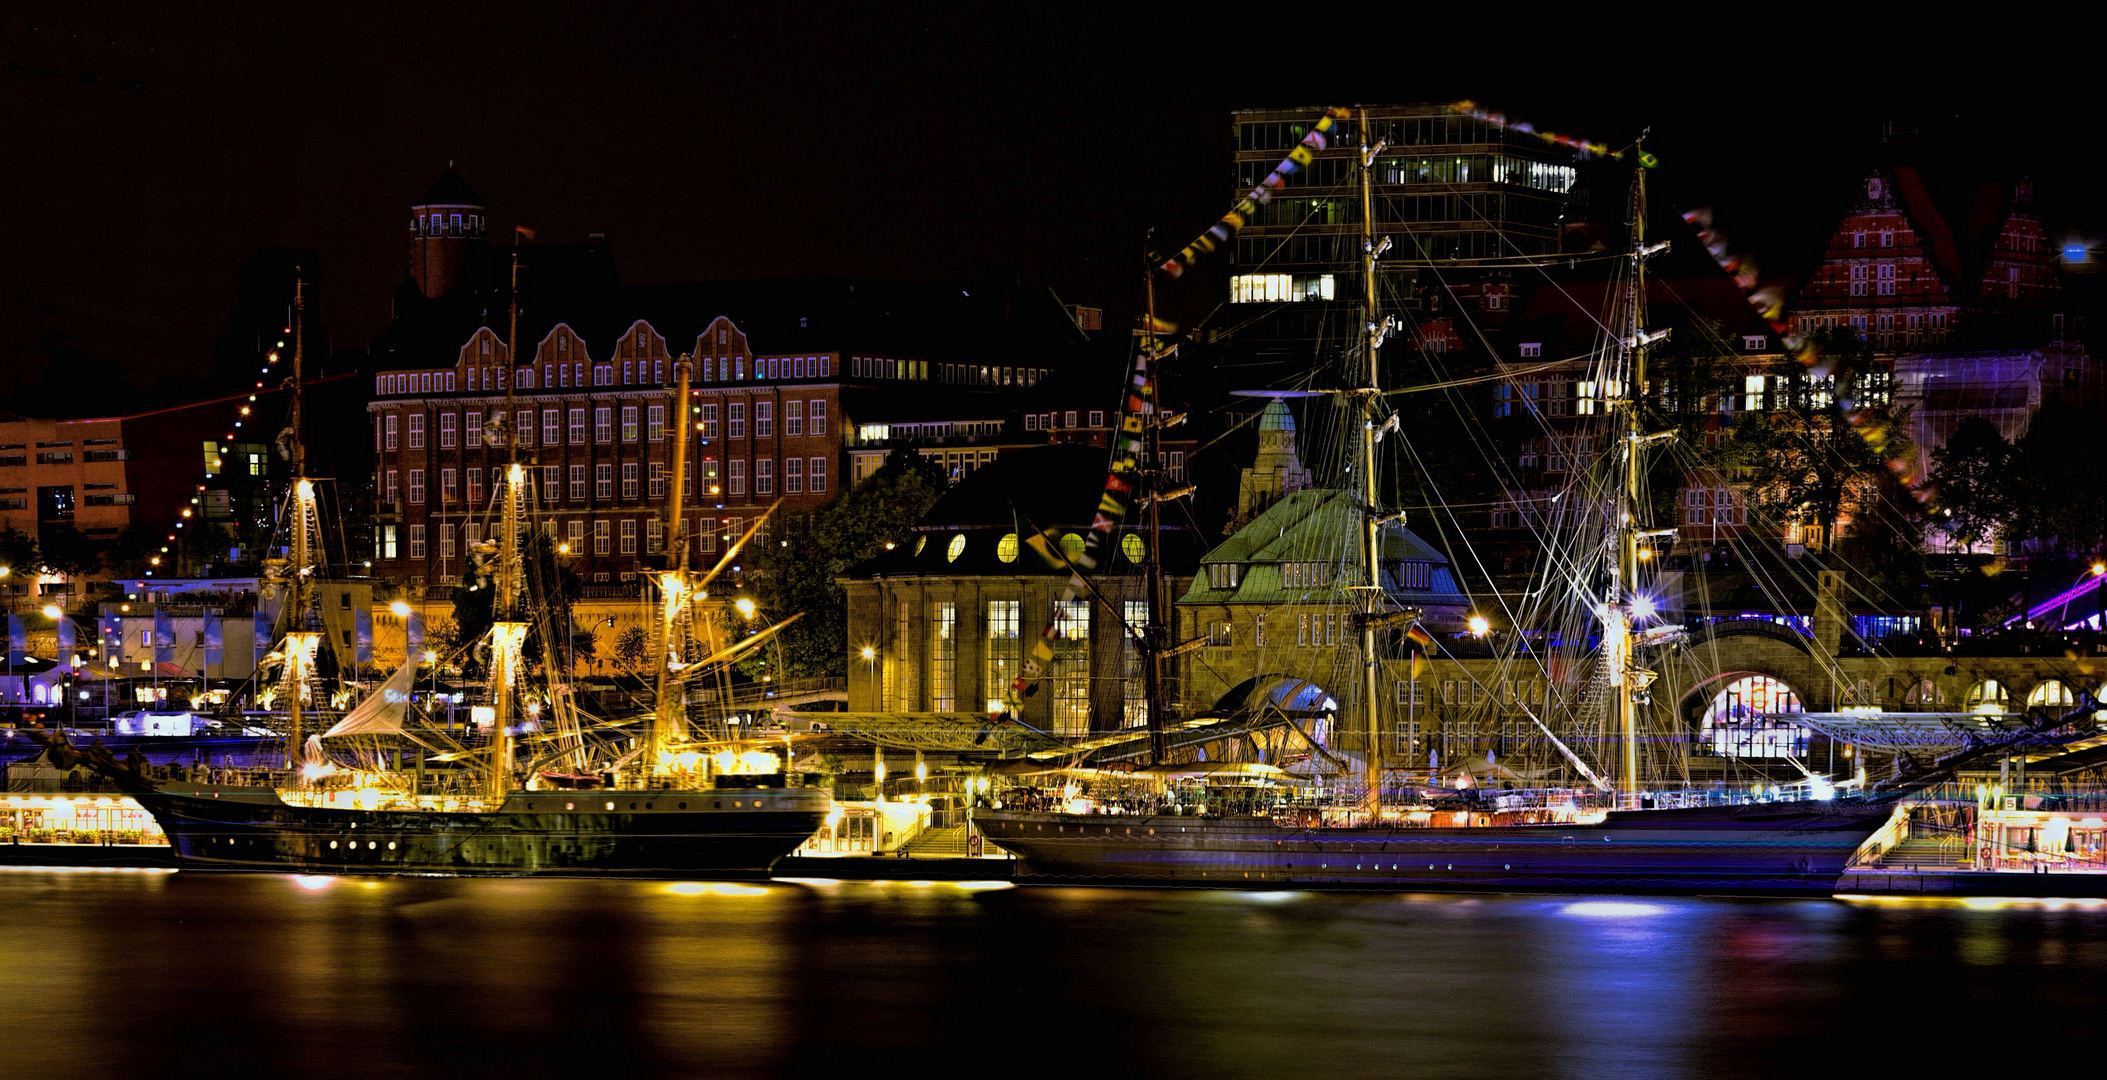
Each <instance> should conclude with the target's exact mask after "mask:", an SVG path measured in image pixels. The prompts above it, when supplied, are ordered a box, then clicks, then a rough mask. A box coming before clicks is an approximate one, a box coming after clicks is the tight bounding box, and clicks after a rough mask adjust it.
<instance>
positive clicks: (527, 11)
mask: <svg viewBox="0 0 2107 1080" xmlns="http://www.w3.org/2000/svg"><path fill="white" fill-rule="evenodd" d="M193 6H197V5H157V6H154V7H151V8H129V7H122V6H118V7H94V8H88V7H83V6H81V5H74V4H29V5H21V4H17V5H10V6H9V7H8V8H7V9H6V12H5V14H4V15H0V19H5V20H6V21H5V22H4V23H0V125H4V130H5V131H6V132H7V142H8V153H7V154H6V156H5V160H6V162H7V166H6V168H5V169H4V170H0V198H4V201H5V205H6V206H7V207H8V210H9V213H8V221H9V228H8V230H7V239H8V245H7V248H8V250H7V257H6V258H5V259H4V260H0V267H4V269H0V275H4V277H0V305H4V314H5V317H4V318H0V390H8V389H10V388H19V387H22V386H25V385H35V384H36V383H39V382H42V383H44V384H46V385H47V386H57V385H61V384H64V383H65V382H66V381H67V380H69V379H70V380H73V381H75V382H79V381H80V380H82V379H84V378H86V377H87V376H88V375H90V374H92V375H93V376H94V377H95V378H96V379H102V378H107V377H116V378H121V379H123V380H125V381H126V382H127V383H128V384H129V385H131V386H133V387H135V388H145V387H148V386H152V385H155V384H158V385H159V386H160V387H161V388H162V389H163V390H164V391H168V390H180V388H181V386H182V385H183V384H185V383H188V382H190V381H191V380H196V379H201V378H203V377H205V376H206V375H208V374H209V372H210V370H211V367H212V362H213V356H214V353H215V350H216V349H218V348H219V347H220V346H221V344H222V342H223V340H224V339H226V338H227V337H228V336H229V335H230V326H231V325H232V324H231V321H230V320H231V319H232V316H233V312H234V310H235V308H236V305H237V290H236V277H237V272H238V271H239V270H240V268H241V267H242V266H244V265H245V264H249V263H251V262H252V260H255V259H257V258H258V257H259V256H260V255H261V254H262V253H265V252H267V251H268V250H269V249H272V248H273V247H281V248H286V249H293V250H297V251H312V252H314V253H315V255H316V257H317V260H316V261H318V262H319V268H318V269H319V292H320V298H319V299H320V304H321V314H322V323H323V325H322V330H323V331H324V332H326V334H327V335H328V339H329V341H330V343H331V345H332V346H333V347H334V348H337V349H343V350H358V349H363V348H364V347H365V346H366V345H367V344H368V343H370V342H371V340H372V339H373V337H374V336H375V335H376V334H377V333H379V332H380V331H381V330H382V329H383V328H384V326H385V325H386V323H387V319H388V307H389V297H390V293H391V289H392V287H393V286H394V285H395V284H396V283H397V282H398V281H399V280H400V279H401V277H402V274H403V269H404V264H405V255H406V250H407V243H406V222H407V217H408V214H407V207H408V205H409V204H410V202H411V201H413V200H414V199H415V198H416V197H417V196H418V195H420V194H421V193H422V192H423V190H424V189H425V188H426V187H427V186H428V185H429V184H430V183H431V182H432V181H433V180H434V179H436V178H437V177H438V176H439V174H440V173H441V172H443V171H444V170H445V168H446V167H447V165H448V163H449V161H451V162H453V163H455V165H456V167H458V168H459V170H460V171H461V173H462V174H463V176H465V177H466V178H467V179H468V181H469V182H470V183H471V184H472V185H474V186H475V187H476V189H477V190H478V191H479V192H480V193H481V194H482V195H483V197H484V198H485V200H486V201H488V202H489V203H490V206H491V213H492V226H493V227H492V229H491V233H492V235H493V236H499V235H504V234H505V233H506V232H508V231H509V229H510V228H511V226H512V225H513V224H514V223H520V224H525V225H529V226H531V227H533V228H535V229H537V230H538V233H539V238H540V239H541V240H542V241H576V240H582V239H583V238H584V237H585V234H587V233H589V232H605V233H607V234H608V235H609V237H610V238H611V240H612V242H613V243H614V245H615V251H616V253H617V256H618V260H619V263H620V267H621V270H622V273H623V276H624V280H626V281H629V282H632V283H644V282H662V281H679V280H706V279H712V278H737V277H760V276H777V275H795V274H835V273H840V274H870V275H885V276H898V277H906V278H915V279H927V280H939V279H950V280H960V281H970V280H972V279H974V278H975V277H977V276H978V275H979V274H980V273H981V271H982V270H983V269H985V268H988V267H990V266H995V265H1004V266H1009V267H1014V268H1015V269H1016V270H1017V271H1018V273H1019V274H1020V276H1021V277H1022V279H1023V281H1024V282H1026V283H1028V284H1039V285H1048V286H1052V287H1053V288H1054V289H1056V290H1057V291H1058V292H1059V293H1060V294H1061V296H1062V297H1063V298H1064V299H1065V300H1067V301H1069V302H1071V303H1090V304H1099V305H1103V306H1107V307H1109V308H1112V309H1114V310H1115V311H1118V310H1123V309H1131V307H1132V306H1133V305H1134V303H1135V302H1136V297H1137V294H1138V272H1137V270H1136V264H1137V263H1138V253H1139V250H1140V248H1141V245H1142V242H1143V235H1144V230H1145V229H1147V228H1148V227H1150V226H1155V227H1157V228H1158V229H1160V230H1161V231H1162V234H1163V235H1162V240H1163V242H1165V243H1166V244H1168V245H1169V246H1176V245H1178V244H1181V243H1183V242H1184V241H1185V240H1187V239H1190V237H1191V235H1192V234H1196V233H1198V232H1199V231H1201V230H1202V229H1204V228H1205V227H1206V226H1207V225H1208V224H1209V223H1211V222H1212V221H1213V220H1214V218H1215V217H1216V216H1218V215H1219V214H1220V213H1221V211H1222V210H1223V209H1224V208H1225V206H1226V202H1227V196H1228V192H1227V180H1226V168H1225V163H1226V161H1227V156H1228V149H1229V141H1228V140H1229V128H1228V122H1227V117H1226V111H1227V110H1228V109H1231V108H1235V107H1251V106H1269V105H1303V104H1306V105H1310V106H1313V107H1316V106H1323V105H1326V104H1333V103H1351V102H1355V101H1370V102H1385V101H1436V100H1449V99H1453V98H1458V97H1470V98H1474V99H1477V100H1479V101H1482V102H1485V103H1487V104H1488V105H1490V106H1493V107H1496V108H1499V109H1502V110H1505V111H1507V112H1509V113H1511V114H1513V115H1516V116H1518V117H1524V118H1528V119H1531V120H1533V121H1535V122H1536V123H1538V124H1539V125H1541V126H1545V127H1551V128H1556V129H1560V130H1566V131H1571V132H1574V133H1577V134H1582V135H1585V136H1588V137H1590V138H1593V139H1598V140H1601V141H1605V142H1611V143H1617V144H1621V143H1623V142H1625V141H1628V140H1629V139H1630V138H1631V136H1632V135H1634V134H1636V133H1637V131H1638V130H1639V129H1640V128H1641V127H1643V126H1645V125H1648V124H1650V125H1652V129H1653V136H1652V140H1651V141H1650V143H1649V146H1650V147H1651V148H1652V149H1654V150H1655V151H1656V152H1657V153H1658V154H1659V155H1660V157H1661V158H1662V161H1663V164H1662V167H1661V169H1660V170H1659V171H1658V173H1657V174H1656V175H1657V184H1656V188H1655V190H1656V191H1657V192H1658V193H1660V194H1661V195H1662V196H1664V197H1666V198H1669V199H1670V200H1672V201H1673V202H1675V203H1677V204H1678V205H1682V206H1686V207H1687V206H1695V205H1711V206H1713V207H1714V208H1715V209H1716V211H1717V214H1718V220H1719V222H1720V224H1721V226H1722V227H1723V228H1724V229H1725V230H1726V231H1727V232H1728V233H1729V235H1730V236H1731V237H1732V239H1733V240H1734V243H1735V246H1736V247H1737V248H1740V249H1746V250H1750V251H1753V252H1754V253H1756V254H1757V255H1758V256H1759V257H1760V258H1762V259H1763V260H1764V262H1765V265H1766V266H1767V267H1768V268H1770V269H1772V270H1773V271H1787V272H1789V271H1792V270H1796V269H1802V268H1804V266H1805V265H1806V263H1807V261H1808V260H1809V259H1811V258H1812V256H1813V255H1814V254H1815V252H1816V250H1817V247H1818V244H1819V242H1820V240H1821V239H1822V237H1823V236H1824V235H1825V234H1826V232H1827V230H1828V229H1829V227H1830V225H1831V223H1832V221H1833V218H1834V217H1835V216H1836V215H1838V214H1839V213H1841V212H1842V211H1843V209H1844V208H1845V207H1846V206H1847V205H1848V202H1849V199H1850V197H1851V192H1852V189H1853V183H1854V181H1855V179H1856V177H1857V175H1858V174H1859V172H1860V171H1861V170H1862V169H1863V168H1864V167H1865V166H1866V164H1867V163H1868V162H1870V161H1872V160H1874V158H1875V157H1876V156H1877V155H1878V154H1879V153H1880V152H1881V148H1880V137H1879V135H1880V131H1881V125H1882V121H1884V120H1887V119H1890V118H1898V119H1903V120H1905V121H1908V122H1911V123H1915V124H1918V125H1920V126H1921V127H1922V128H1923V129H1924V131H1925V133H1926V142H1927V144H1928V145H1929V147H1930V149H1929V150H1928V153H1929V154H1930V156H1931V157H1932V158H1933V161H1932V162H1931V163H1932V164H1933V165H1934V168H1933V169H1932V171H1931V179H1932V182H1933V185H1934V188H1935V190H1937V191H1938V192H1939V193H1940V194H1941V195H1942V196H1943V197H1945V198H1947V199H1948V200H1950V201H1953V202H1956V203H1959V204H1962V205H1965V202H1966V200H1967V199H1968V198H1969V197H1970V196H1971V195H1972V189H1973V187H1974V184H1975V182H1976V181H1977V180H1979V179H1981V178H1984V177H1991V176H2001V175H2012V174H2018V173H2028V174H2031V175H2033V176H2035V177H2036V180H2037V187H2038V188H2039V189H2040V194H2041V198H2042V201H2043V203H2044V211H2045V214H2046V216H2047V217H2049V218H2050V221H2051V228H2052V232H2055V233H2056V235H2057V236H2058V238H2059V239H2061V237H2062V235H2063V233H2064V232H2066V231H2070V230H2073V229H2075V230H2077V231H2080V232H2083V231H2084V230H2083V229H2082V227H2083V226H2085V225H2087V224H2089V223H2092V222H2098V221H2101V220H2107V211H2103V208H2102V205H2101V196H2100V195H2099V194H2097V192H2098V191H2099V186H2100V185H2099V176H2100V171H2099V169H2100V164H2101V162H2100V157H2101V155H2100V152H2099V148H2098V147H2099V142H2100V139H2101V136H2100V134H2099V132H2097V131H2096V130H2094V125H2093V123H2092V122H2091V121H2090V120H2089V119H2088V117H2089V116H2090V115H2091V113H2092V112H2093V110H2094V109H2095V108H2096V94H2095V92H2094V91H2093V89H2092V88H2091V86H2090V85H2086V84H2082V83H2081V80H2082V79H2083V71H2082V69H2083V68H2084V67H2085V66H2086V65H2085V64H2083V63H2078V62H2073V63H2069V64H2057V63H2055V62H2053V58H2052V57H2048V56H2046V55H2044V53H2043V50H2044V49H2046V48H2048V47H2050V46H2051V44H2052V42H2049V41H2046V40H2039V39H2028V40H2014V41H2010V42H2004V41H1998V40H1994V39H1993V38H1992V37H1990V36H1987V35H1985V34H1984V33H1982V32H1981V30H1980V29H1979V28H1977V29H1970V30H1966V31H1965V32H1964V31H1963V30H1962V29H1961V28H1958V27H1937V28H1927V29H1926V30H1925V31H1923V33H1922V34H1921V35H1917V36H1909V35H1905V36H1903V37H1897V36H1896V32H1895V31H1893V30H1892V29H1891V28H1884V27H1881V28H1877V30H1878V32H1877V33H1875V32H1874V30H1875V29H1876V28H1873V27H1847V26H1842V25H1837V24H1832V23H1825V22H1816V21H1812V17H1811V16H1804V15H1793V14H1790V13H1788V12H1786V11H1784V10H1782V9H1772V10H1765V11H1757V10H1755V9H1752V8H1751V9H1736V10H1735V11H1734V12H1732V13H1731V15H1730V18H1731V19H1732V22H1731V23H1725V22H1723V23H1722V24H1721V25H1719V26H1716V27H1712V28H1705V27H1700V26H1680V27H1670V26H1667V25H1664V24H1660V23H1649V24H1647V25H1646V26H1643V27H1641V28H1640V29H1639V31H1638V32H1637V35H1636V37H1634V38H1629V39H1624V38H1617V37H1613V36H1611V35H1610V34H1609V33H1608V28H1604V27H1597V28H1596V29H1595V30H1593V31H1576V30H1575V29H1573V28H1572V27H1570V26H1568V25H1566V20H1568V19H1570V14H1548V15H1544V16H1540V17H1532V16H1530V15H1528V14H1527V13H1526V12H1525V11H1524V10H1522V9H1502V11H1501V13H1500V14H1499V15H1498V17H1497V18H1494V19H1491V20H1490V21H1488V22H1474V21H1471V20H1470V19H1468V18H1464V17H1460V16H1456V15H1453V14H1452V15H1446V16H1441V17H1430V16H1427V15H1424V14H1420V13H1415V14H1414V15H1413V16H1412V17H1410V18H1401V19H1396V20H1392V21H1388V22H1376V23H1368V22H1363V21H1359V17H1358V16H1355V17H1353V18H1352V19H1348V18H1347V17H1346V12H1345V10H1344V9H1343V8H1342V9H1340V10H1339V11H1336V12H1327V11H1322V10H1319V9H1314V8H1303V9H1298V8H1292V7H1291V8H1280V7H1277V6H1276V7H1274V8H1270V9H1255V10H1263V11H1264V13H1263V14H1252V13H1250V12H1244V13H1240V12H1239V11H1237V10H1233V9H1229V8H1208V9H1202V10H1200V11H1196V12H1193V13H1191V14H1187V15H1169V14H1165V15H1159V16H1155V17H1150V18H1145V19H1142V20H1140V21H1136V20H1135V17H1134V16H1133V15H1132V14H1131V13H1130V11H1129V10H1127V9H1122V8H1116V7H1115V8H1102V9H1096V8H1093V9H1066V8H1056V7H1039V6H1033V7H1025V8H995V7H974V8H957V9H941V10H939V9H914V8H908V7H903V6H898V5H866V6H855V7H848V6H843V7H839V8H829V7H810V8H796V9H792V8H786V7H784V6H782V5H757V7H766V8H767V11H766V12H761V13H757V12H754V11H751V10H746V9H741V10H737V11H728V10H719V9H718V8H717V7H716V6H714V5H710V6H698V5H677V6H676V5H668V6H667V10H666V13H664V14H657V13H653V12H652V11H649V10H646V9H643V8H641V7H638V8H629V7H624V6H614V5H582V4H536V3H505V4H488V5H473V4H454V5H377V4H347V5H335V6H315V5H271V6H256V7H237V6H233V5H207V7H211V8H212V9H213V10H212V12H211V13H209V14H196V13H193V12H190V11H188V10H186V9H187V8H190V7H193ZM1478 10H1481V11H1487V10H1489V9H1482V8H1481V9H1478ZM1561 10H1562V11H1563V10H1565V9H1561ZM1325 15H1332V16H1336V17H1337V18H1338V20H1339V21H1333V22H1321V21H1311V17H1312V16H1325ZM1247 16H1248V19H1247ZM1949 35H1950V36H1949ZM1964 41H1965V48H1964V45H1963V42H1964ZM1869 42H1873V43H1869ZM2086 235H2088V236H2089V235H2091V234H2090V233H2087V234H2086ZM1178 288H1180V289H1187V290H1192V293H1191V294H1190V295H1188V296H1187V297H1186V298H1185V299H1186V300H1187V302H1188V303H1189V302H1190V301H1191V299H1192V298H1193V296H1200V295H1206V294H1207V293H1208V292H1210V291H1211V290H1212V288H1213V285H1212V283H1211V282H1210V281H1208V280H1206V279H1204V278H1200V279H1195V278H1188V279H1187V281H1186V282H1185V283H1181V284H1180V285H1179V286H1178ZM105 385H107V384H105ZM24 400H26V399H24ZM0 407H5V406H4V405H0Z"/></svg>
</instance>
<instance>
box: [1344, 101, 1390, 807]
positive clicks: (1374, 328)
mask: <svg viewBox="0 0 2107 1080" xmlns="http://www.w3.org/2000/svg"><path fill="white" fill-rule="evenodd" d="M1386 145H1387V144H1386V143H1384V142H1381V141H1376V142H1371V141H1370V139H1369V125H1368V110H1367V109H1362V110H1361V287H1362V293H1361V326H1362V330H1363V333H1364V334H1365V336H1364V337H1363V339H1362V348H1361V353H1362V364H1361V367H1360V370H1359V371H1358V372H1356V373H1355V376H1356V377H1355V378H1354V384H1353V385H1351V386H1349V387H1348V388H1347V390H1346V394H1347V396H1348V397H1350V398H1351V399H1353V401H1354V402H1355V404H1356V406H1357V407H1358V409H1359V412H1360V414H1361V416H1360V419H1361V422H1360V424H1359V426H1358V434H1359V437H1360V444H1359V446H1358V450H1359V452H1360V453H1359V460H1358V461H1356V462H1355V469H1354V482H1353V485H1352V494H1353V497H1354V500H1355V503H1356V507H1357V509H1358V511H1359V513H1360V515H1361V529H1360V536H1359V537H1358V538H1357V539H1358V540H1359V545H1358V546H1359V549H1360V550H1359V551H1357V552H1356V555H1358V557H1359V558H1358V561H1359V563H1360V567H1359V573H1358V574H1357V575H1356V576H1355V580H1353V581H1351V582H1350V583H1349V585H1350V587H1352V588H1354V589H1356V590H1357V591H1358V592H1359V593H1360V600H1359V602H1358V603H1357V604H1356V605H1355V606H1356V607H1358V608H1359V609H1360V610H1359V615H1360V618H1359V620H1358V621H1359V622H1360V624H1361V686H1360V693H1359V694H1358V695H1357V696H1358V698H1359V700H1358V702H1357V707H1358V709H1359V710H1360V712H1361V717H1360V723H1359V724H1358V725H1357V726H1358V727H1359V729H1360V731H1361V732H1362V733H1363V734H1364V735H1365V737H1366V739H1367V745H1366V752H1367V756H1366V757H1365V758H1364V760H1363V762H1362V769H1363V782H1364V784H1365V786H1366V790H1367V800H1368V817H1369V820H1370V821H1371V822H1373V821H1375V820H1376V819H1377V818H1378V817H1380V816H1381V814H1382V809H1383V806H1382V803H1383V794H1382V792H1383V786H1382V784H1383V750H1382V734H1381V723H1380V717H1381V715H1382V707H1381V705H1380V704H1379V702H1380V700H1381V699H1380V698H1379V697H1378V696H1377V687H1378V684H1379V681H1380V675H1381V673H1380V672H1379V671H1378V663H1379V661H1378V659H1377V657H1376V649H1375V634H1376V624H1377V622H1378V617H1379V616H1380V614H1381V613H1382V612H1383V610H1384V608H1385V607H1386V606H1387V605H1386V604H1385V602H1384V601H1385V593H1384V590H1383V576H1382V556H1383V538H1382V528H1383V526H1382V517H1381V515H1380V512H1379V511H1378V510H1377V509H1376V501H1377V499H1378V498H1380V496H1379V494H1378V492H1377V487H1376V482H1375V444H1376V440H1377V439H1378V438H1379V437H1380V432H1381V427H1382V424H1383V416H1382V411H1383V407H1384V403H1383V391H1382V378H1381V371H1380V369H1379V367H1378V364H1377V360H1378V358H1379V356H1380V354H1381V349H1382V347H1383V338H1384V337H1385V336H1387V334H1388V333H1389V320H1387V319H1378V318H1377V317H1376V278H1375V269H1376V261H1377V260H1378V259H1379V258H1381V257H1382V254H1383V252H1384V251H1385V250H1387V249H1388V248H1389V247H1390V241H1389V239H1388V238H1385V239H1384V240H1383V241H1382V243H1381V244H1378V243H1377V242H1376V239H1375V194H1374V188H1373V186H1372V185H1373V174H1374V171H1375V158H1376V155H1377V154H1380V153H1382V152H1383V150H1384V148H1385V147H1386Z"/></svg>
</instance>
